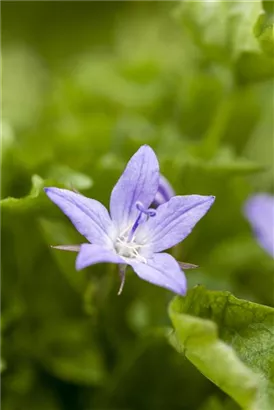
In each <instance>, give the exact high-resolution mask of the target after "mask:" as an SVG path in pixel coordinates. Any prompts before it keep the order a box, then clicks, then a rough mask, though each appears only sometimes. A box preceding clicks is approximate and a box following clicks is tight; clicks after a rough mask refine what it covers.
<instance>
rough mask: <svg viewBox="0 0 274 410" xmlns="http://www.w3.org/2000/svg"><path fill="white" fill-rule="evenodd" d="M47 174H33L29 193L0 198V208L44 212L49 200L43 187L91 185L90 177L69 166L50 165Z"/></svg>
mask: <svg viewBox="0 0 274 410" xmlns="http://www.w3.org/2000/svg"><path fill="white" fill-rule="evenodd" d="M48 176H49V178H47V179H43V178H41V177H40V176H39V175H33V176H32V178H31V183H32V187H31V190H30V193H29V194H28V195H26V196H25V197H23V198H12V197H8V198H4V199H2V200H1V201H0V205H1V208H2V209H3V210H7V211H12V212H26V211H32V212H37V213H39V212H40V213H41V214H45V211H46V209H47V207H48V205H49V204H50V201H49V200H48V198H47V196H46V195H45V193H44V191H43V188H44V187H46V186H56V187H60V188H68V189H72V188H76V189H87V188H90V187H91V186H92V180H91V178H89V177H88V176H86V175H84V174H82V173H80V172H75V171H73V170H72V169H70V168H69V167H60V166H56V167H52V168H51V169H50V171H49V175H48Z"/></svg>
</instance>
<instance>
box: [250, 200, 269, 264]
mask: <svg viewBox="0 0 274 410" xmlns="http://www.w3.org/2000/svg"><path fill="white" fill-rule="evenodd" d="M244 212H245V215H246V217H247V219H248V220H249V222H250V224H251V226H252V228H253V231H254V234H255V236H256V238H257V240H258V242H259V244H260V245H261V246H262V247H263V248H264V249H265V250H266V251H267V252H268V253H269V254H270V255H271V256H273V258H274V196H272V195H269V194H257V195H253V196H252V197H250V198H249V199H248V200H247V201H246V203H245V207H244Z"/></svg>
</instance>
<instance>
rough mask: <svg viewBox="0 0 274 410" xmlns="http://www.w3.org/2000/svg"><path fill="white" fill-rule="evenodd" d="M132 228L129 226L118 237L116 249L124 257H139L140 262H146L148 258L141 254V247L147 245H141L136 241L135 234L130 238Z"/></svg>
mask: <svg viewBox="0 0 274 410" xmlns="http://www.w3.org/2000/svg"><path fill="white" fill-rule="evenodd" d="M130 230H131V226H130V227H129V228H127V229H126V230H125V231H124V232H122V233H121V234H120V236H118V238H116V242H115V245H114V246H115V249H116V252H117V253H118V255H120V256H122V257H124V258H130V259H137V260H138V261H139V262H143V263H146V262H147V261H146V258H144V256H142V255H141V254H140V252H141V249H142V248H143V247H144V246H145V245H141V244H138V243H136V242H135V239H136V238H135V236H133V238H132V239H131V240H129V239H130V236H129V234H130Z"/></svg>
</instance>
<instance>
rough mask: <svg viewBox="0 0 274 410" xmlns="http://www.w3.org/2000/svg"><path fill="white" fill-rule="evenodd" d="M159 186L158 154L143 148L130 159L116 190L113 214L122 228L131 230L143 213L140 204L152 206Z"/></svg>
mask: <svg viewBox="0 0 274 410" xmlns="http://www.w3.org/2000/svg"><path fill="white" fill-rule="evenodd" d="M158 184H159V164H158V160H157V157H156V155H155V153H154V151H153V150H152V149H151V148H150V147H149V146H148V145H143V146H142V147H141V148H139V150H138V151H137V152H136V153H135V154H134V155H133V157H132V158H131V159H130V160H129V162H128V164H127V166H126V168H125V170H124V172H123V174H122V175H121V177H120V179H119V180H118V182H117V184H116V185H115V187H114V188H113V190H112V193H111V198H110V214H111V218H112V219H113V221H115V222H116V223H117V225H118V226H120V227H123V228H125V227H127V226H128V225H129V224H130V223H132V221H134V220H135V219H136V217H137V215H138V213H139V211H138V210H137V208H136V202H137V201H140V202H141V203H142V204H143V206H144V207H145V208H148V207H149V206H150V204H151V203H152V201H153V199H154V197H155V195H156V192H157V189H158Z"/></svg>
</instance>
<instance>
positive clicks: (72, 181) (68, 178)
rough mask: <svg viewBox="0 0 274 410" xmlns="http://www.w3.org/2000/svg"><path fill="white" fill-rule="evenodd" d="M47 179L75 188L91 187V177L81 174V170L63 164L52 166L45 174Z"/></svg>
mask: <svg viewBox="0 0 274 410" xmlns="http://www.w3.org/2000/svg"><path fill="white" fill-rule="evenodd" d="M47 177H48V179H50V180H55V181H58V182H59V183H62V184H64V186H67V187H70V189H72V188H76V189H89V188H90V187H92V185H93V182H92V179H91V178H90V177H89V176H87V175H85V174H82V173H81V172H76V171H74V170H73V169H71V168H69V167H67V166H64V165H55V166H52V167H51V168H50V169H49V171H48V175H47Z"/></svg>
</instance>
